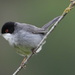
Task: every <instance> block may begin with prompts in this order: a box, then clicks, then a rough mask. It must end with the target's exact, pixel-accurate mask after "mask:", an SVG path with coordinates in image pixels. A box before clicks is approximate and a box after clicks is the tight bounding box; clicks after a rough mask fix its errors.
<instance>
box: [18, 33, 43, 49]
mask: <svg viewBox="0 0 75 75" xmlns="http://www.w3.org/2000/svg"><path fill="white" fill-rule="evenodd" d="M20 38H22V39H20ZM20 38H19V40H18V43H19V44H20V45H23V46H27V47H32V48H35V47H37V46H38V44H39V43H40V41H41V40H42V38H43V36H41V34H28V35H25V36H23V37H22V36H20Z"/></svg>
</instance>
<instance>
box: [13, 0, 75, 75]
mask: <svg viewBox="0 0 75 75" xmlns="http://www.w3.org/2000/svg"><path fill="white" fill-rule="evenodd" d="M70 2H71V3H70V5H69V6H68V7H67V8H66V9H65V10H64V12H63V13H62V15H61V16H60V17H59V19H58V20H57V21H56V22H55V23H54V24H53V26H52V27H51V28H50V30H49V31H48V32H47V33H46V35H45V36H44V38H43V39H42V41H41V42H40V43H39V45H38V46H37V48H36V49H34V51H37V50H38V49H39V48H40V47H41V46H43V43H44V41H45V39H46V38H47V36H48V35H49V34H50V33H51V32H52V31H53V30H54V29H55V27H56V26H57V24H58V23H59V22H60V21H61V20H62V19H63V18H64V17H65V16H66V15H67V14H68V13H69V12H70V10H71V9H72V8H73V7H74V6H75V1H74V0H70ZM33 55H34V53H31V54H30V56H28V57H27V58H26V57H25V58H24V60H23V63H22V65H20V66H19V68H18V69H17V70H16V71H15V72H14V73H13V75H17V74H18V73H19V72H20V70H21V69H22V68H23V67H24V66H25V65H26V63H27V62H28V60H29V59H30V58H31V57H32V56H33Z"/></svg>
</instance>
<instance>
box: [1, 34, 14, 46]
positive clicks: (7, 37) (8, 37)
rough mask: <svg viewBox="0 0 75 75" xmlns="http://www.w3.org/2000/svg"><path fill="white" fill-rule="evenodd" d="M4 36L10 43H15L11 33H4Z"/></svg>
mask: <svg viewBox="0 0 75 75" xmlns="http://www.w3.org/2000/svg"><path fill="white" fill-rule="evenodd" d="M2 36H3V37H4V38H5V39H6V40H7V41H8V42H9V44H10V45H13V43H14V39H13V36H12V35H11V34H10V33H7V34H3V35H2Z"/></svg>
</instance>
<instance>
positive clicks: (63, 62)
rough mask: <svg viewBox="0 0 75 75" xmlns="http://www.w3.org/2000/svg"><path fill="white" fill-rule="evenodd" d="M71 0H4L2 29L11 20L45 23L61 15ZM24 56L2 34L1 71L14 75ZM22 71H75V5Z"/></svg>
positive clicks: (46, 74) (44, 74) (24, 74)
mask: <svg viewBox="0 0 75 75" xmlns="http://www.w3.org/2000/svg"><path fill="white" fill-rule="evenodd" d="M68 5H69V0H1V1H0V29H1V27H2V25H3V24H4V23H5V22H7V21H17V22H25V23H30V24H33V25H36V26H38V27H41V26H43V25H44V24H46V23H47V22H49V21H50V20H51V19H53V18H54V17H56V16H59V15H61V13H62V12H63V10H64V9H65V8H66V7H67V6H68ZM22 59H23V57H21V56H19V55H18V54H16V52H15V49H14V48H12V47H11V46H9V44H8V42H7V41H6V40H5V39H4V38H3V37H0V75H12V73H13V72H14V71H15V70H16V69H17V68H18V67H19V65H20V63H21V61H22ZM18 75H75V9H73V10H72V11H71V12H70V13H69V14H68V15H67V16H66V17H65V18H64V19H63V20H62V21H61V22H60V23H59V24H58V26H57V27H56V28H55V30H54V31H53V32H52V33H51V34H50V35H49V37H48V38H47V43H46V44H45V45H44V46H43V49H42V51H41V52H40V53H38V54H37V55H34V56H33V57H32V58H31V59H30V61H29V62H28V63H27V67H26V69H22V70H21V71H20V73H19V74H18Z"/></svg>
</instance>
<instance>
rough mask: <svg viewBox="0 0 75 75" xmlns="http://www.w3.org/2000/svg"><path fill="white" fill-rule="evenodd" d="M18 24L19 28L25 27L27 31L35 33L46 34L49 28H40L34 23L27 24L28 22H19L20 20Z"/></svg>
mask: <svg viewBox="0 0 75 75" xmlns="http://www.w3.org/2000/svg"><path fill="white" fill-rule="evenodd" d="M16 25H17V27H16V28H17V29H19V30H20V29H23V30H25V31H27V32H31V33H34V34H39V33H40V34H42V33H43V34H45V33H46V32H47V30H45V29H44V28H38V27H36V26H34V25H31V24H26V23H19V22H16Z"/></svg>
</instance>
